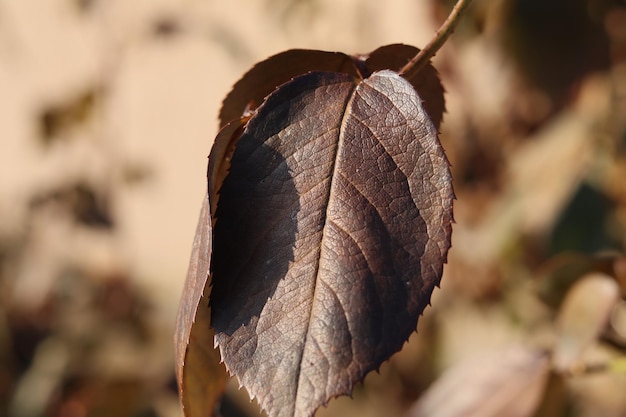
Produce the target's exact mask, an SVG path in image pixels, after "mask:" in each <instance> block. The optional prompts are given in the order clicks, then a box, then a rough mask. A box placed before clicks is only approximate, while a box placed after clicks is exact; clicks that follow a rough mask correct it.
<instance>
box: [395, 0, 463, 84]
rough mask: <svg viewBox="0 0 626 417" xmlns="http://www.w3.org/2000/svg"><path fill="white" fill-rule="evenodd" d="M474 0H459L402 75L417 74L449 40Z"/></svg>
mask: <svg viewBox="0 0 626 417" xmlns="http://www.w3.org/2000/svg"><path fill="white" fill-rule="evenodd" d="M471 2H472V0H457V2H456V4H455V5H454V8H453V9H452V11H451V12H450V16H448V18H447V19H446V21H445V22H443V24H442V25H441V27H440V28H439V30H438V31H437V33H436V34H435V37H434V38H433V39H432V40H431V41H430V42H429V43H428V45H426V46H425V47H424V48H423V49H422V50H421V51H419V53H418V54H417V55H415V56H414V57H413V58H412V59H411V60H410V61H409V62H408V63H407V64H406V65H405V66H404V67H402V69H401V70H400V75H402V76H403V77H404V78H411V77H413V76H415V75H416V74H417V73H418V72H420V70H421V69H422V68H423V67H424V66H425V65H426V64H427V63H428V61H430V58H432V57H433V56H435V54H436V53H437V51H438V50H439V48H441V47H442V46H443V44H444V43H445V42H446V40H448V38H449V37H450V35H452V32H454V29H455V28H456V25H457V23H458V22H459V20H460V17H461V15H462V14H463V13H464V12H465V11H466V10H467V8H468V7H469V5H470V3H471Z"/></svg>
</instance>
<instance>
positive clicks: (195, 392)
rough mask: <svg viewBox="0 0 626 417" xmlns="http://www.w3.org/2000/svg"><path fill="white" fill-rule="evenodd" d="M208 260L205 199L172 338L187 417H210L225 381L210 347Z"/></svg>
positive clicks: (218, 359)
mask: <svg viewBox="0 0 626 417" xmlns="http://www.w3.org/2000/svg"><path fill="white" fill-rule="evenodd" d="M210 258H211V216H210V209H209V200H208V198H205V199H204V202H203V204H202V210H201V211H200V218H199V220H198V227H197V229H196V236H195V239H194V243H193V249H192V252H191V260H190V262H189V270H188V272H187V279H186V280H185V286H184V289H183V294H182V297H181V301H180V305H179V307H178V318H177V323H176V331H175V334H174V350H175V360H176V364H175V369H176V379H177V382H178V388H179V394H180V401H181V404H182V407H183V412H184V415H185V416H186V417H207V416H211V415H213V409H214V408H215V406H216V404H217V402H218V401H219V399H220V397H221V396H222V393H223V390H224V386H225V385H226V381H227V380H228V374H227V373H226V370H225V369H224V366H223V365H222V364H221V363H220V357H219V352H218V351H217V350H216V349H215V348H214V347H213V330H212V329H211V328H210V324H211V312H210V310H209V307H208V304H209V302H208V296H209V294H208V289H209V288H208V285H207V279H208V273H209V265H210Z"/></svg>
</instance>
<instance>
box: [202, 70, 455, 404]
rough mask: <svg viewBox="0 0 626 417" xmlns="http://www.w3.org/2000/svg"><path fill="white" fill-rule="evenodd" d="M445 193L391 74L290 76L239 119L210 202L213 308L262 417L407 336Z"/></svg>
mask: <svg viewBox="0 0 626 417" xmlns="http://www.w3.org/2000/svg"><path fill="white" fill-rule="evenodd" d="M320 97H323V100H321V99H320ZM384 99H387V100H384ZM320 102H323V105H320V104H319V103H320ZM397 103H399V104H397ZM381 107H382V108H384V109H385V110H389V109H390V108H391V110H392V111H387V112H383V116H381V115H380V114H379V113H380V111H381ZM371 112H373V113H371ZM367 120H369V122H367ZM372 120H375V123H371V121H372ZM409 125H410V126H409ZM363 126H365V127H366V129H362V128H363ZM377 129H378V130H377ZM376 132H378V133H376ZM342 135H343V136H342ZM387 137H389V138H390V139H389V140H384V141H383V140H381V138H387ZM398 137H400V139H401V140H398ZM367 152H369V153H367ZM366 153H367V155H368V156H366ZM354 158H357V159H359V158H360V159H359V160H355V159H354ZM360 170H362V171H360ZM310 176H313V177H314V179H313V181H311V180H307V178H309V177H310ZM346 178H347V180H346ZM355 178H356V179H358V181H356V182H355ZM450 183H451V179H450V172H449V169H448V162H447V159H446V158H445V155H444V153H443V150H442V148H441V146H440V145H439V142H438V139H437V137H436V127H435V125H434V124H433V123H432V122H431V121H430V118H429V117H428V115H427V114H426V112H425V110H424V109H423V106H422V103H421V99H420V98H419V96H418V95H417V93H416V92H415V90H414V88H413V87H412V86H411V85H410V83H409V82H408V81H406V80H404V79H402V78H401V77H400V76H399V75H398V74H395V73H393V72H391V71H382V72H379V73H377V74H374V75H373V76H372V77H370V78H368V79H366V80H365V81H363V82H360V81H359V80H358V79H355V78H354V77H352V76H349V75H347V74H337V73H310V74H307V75H303V76H301V77H297V78H296V79H294V80H292V81H291V82H288V83H287V84H285V85H283V86H281V87H280V88H279V89H278V90H277V91H276V92H274V93H272V94H271V95H270V96H269V97H268V98H267V100H266V101H265V103H264V104H263V105H262V106H261V107H260V108H259V109H258V111H257V113H256V114H255V115H254V116H253V117H252V118H251V119H250V121H249V123H248V125H247V126H246V129H245V130H244V133H243V135H242V137H241V139H240V141H239V143H238V145H237V149H236V150H235V153H234V155H233V159H232V166H231V172H230V173H229V175H228V176H227V177H226V179H225V181H224V186H223V188H222V190H221V191H220V194H221V196H220V205H219V206H218V208H217V212H216V218H217V220H216V225H215V230H214V232H215V254H214V258H213V264H212V270H213V274H214V287H213V295H212V299H211V305H212V308H213V323H214V326H215V329H216V341H217V343H218V345H219V346H220V351H221V354H222V358H223V360H224V362H225V363H226V365H227V367H228V369H229V371H231V373H234V374H235V375H237V377H238V378H239V380H240V383H241V384H242V385H244V386H246V388H248V390H249V392H250V394H251V395H252V396H255V397H257V398H258V400H259V403H260V405H261V406H262V407H263V408H264V409H265V410H267V411H268V413H269V414H270V415H271V416H292V415H295V416H310V415H312V414H313V412H314V411H315V409H317V407H318V406H319V405H321V404H325V403H326V402H327V401H328V399H329V398H331V397H333V396H337V395H341V394H345V393H347V392H349V391H350V390H351V388H352V386H353V385H354V384H355V383H356V382H358V381H360V380H361V379H362V378H363V377H364V376H365V374H366V373H367V372H369V371H371V370H373V369H376V368H377V367H378V366H380V364H381V363H382V362H383V361H384V360H386V359H387V358H388V357H389V356H390V355H391V354H392V353H394V352H395V351H397V350H399V349H400V348H401V346H402V344H403V343H404V342H405V341H406V339H407V338H408V336H409V335H410V334H411V333H412V332H413V331H415V328H416V324H417V318H418V316H419V315H420V314H421V313H422V311H423V309H424V307H425V306H426V305H427V304H428V302H429V299H430V293H431V292H432V289H433V288H434V286H435V285H437V284H438V283H439V279H440V277H441V273H442V268H443V265H442V264H443V262H444V261H445V257H446V254H447V250H448V248H449V238H450V232H451V225H450V223H451V221H452V199H453V193H452V188H451V185H450ZM356 185H358V186H360V187H361V189H360V190H359V187H358V186H356ZM351 186H353V187H352V188H351ZM385 187H388V188H389V187H391V188H389V189H388V190H387V191H385ZM381 190H382V191H381ZM394 193H399V197H397V198H392V194H394ZM359 195H360V196H361V197H359ZM277 196H278V197H277ZM381 196H382V197H381ZM385 196H386V197H385ZM342 198H343V199H344V200H345V201H344V202H341V199H342ZM373 201H374V202H375V203H372V202H373ZM433 202H434V203H436V204H431V203H433ZM252 203H255V204H256V206H255V207H252ZM352 205H354V206H355V207H356V208H357V209H352V208H351V206H352ZM424 217H425V218H426V219H427V221H428V225H426V221H425V220H424ZM355 218H356V219H357V220H356V221H354V222H352V223H351V221H348V222H346V219H355ZM407 224H408V225H410V226H409V229H408V230H406V229H407V227H406V225H407ZM362 231H367V232H371V234H370V233H366V234H365V235H364V234H363V233H362ZM342 233H343V234H342ZM346 235H347V236H346ZM415 236H418V238H417V241H416V240H415ZM389 237H391V238H392V239H391V242H389V241H387V240H386V238H389ZM368 239H369V241H368ZM350 240H353V241H354V242H356V243H352V244H350V243H346V242H350ZM394 240H395V241H394ZM264 242H269V243H270V244H271V245H270V246H271V247H265V246H264V245H263V243H264ZM363 242H366V243H367V248H365V249H364V248H361V247H359V243H363ZM324 248H326V249H324ZM338 251H343V252H341V253H340V252H338ZM380 253H384V256H383V258H382V259H377V256H378V255H379V254H380ZM359 254H361V256H360V258H359V259H356V257H358V256H359ZM366 254H367V256H366ZM366 258H367V259H366ZM422 258H423V259H422ZM422 261H423V263H424V265H422ZM355 262H356V263H355ZM355 265H357V266H355ZM347 284H350V285H347ZM351 285H355V286H356V287H357V291H352V289H351V288H352V287H351ZM359 285H360V287H359ZM411 285H412V286H413V288H409V293H410V294H409V296H406V294H405V293H406V292H407V287H411ZM364 311H365V313H366V314H364V317H365V319H363V318H362V317H361V313H362V312H364ZM342 317H343V320H342ZM381 317H383V318H382V319H381ZM398 323H400V327H402V328H401V329H394V330H391V329H393V328H394V326H396V327H398V326H399V324H398ZM276 381H280V383H278V382H276Z"/></svg>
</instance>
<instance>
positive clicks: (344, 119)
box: [291, 82, 358, 416]
mask: <svg viewBox="0 0 626 417" xmlns="http://www.w3.org/2000/svg"><path fill="white" fill-rule="evenodd" d="M357 88H358V84H357V83H356V82H355V83H354V85H353V87H352V89H351V90H350V93H349V94H348V99H347V100H346V104H345V107H344V110H343V115H342V118H341V123H340V124H339V129H338V132H337V145H336V146H335V155H334V158H333V164H332V167H331V171H332V174H331V178H330V185H329V187H328V195H327V198H326V201H327V204H326V211H325V213H324V218H323V219H322V222H323V226H322V236H321V238H320V245H319V247H320V251H319V255H318V257H317V265H316V266H315V279H314V282H313V290H312V294H311V300H312V301H311V305H310V307H309V316H308V319H307V321H306V323H307V329H306V333H305V334H304V344H303V345H302V350H301V353H300V360H299V361H298V371H297V373H296V381H295V384H296V393H295V399H294V402H293V410H292V413H291V415H292V416H296V410H297V407H298V398H299V395H300V376H301V375H302V364H303V360H304V352H305V349H306V346H307V345H308V344H309V335H310V333H311V322H312V320H311V317H312V315H313V307H314V305H315V302H316V300H317V298H316V293H317V288H318V285H317V284H318V281H319V279H320V260H321V259H322V254H323V251H324V239H325V237H326V225H327V223H328V217H329V208H330V207H331V202H332V201H333V197H334V192H333V190H334V188H335V187H334V183H335V178H338V177H339V174H338V173H337V169H338V166H339V163H338V159H339V150H340V149H341V146H342V144H343V140H344V134H343V132H344V131H345V126H346V123H347V120H348V117H349V113H350V112H349V109H350V108H351V107H352V102H353V101H354V99H355V97H356V90H357Z"/></svg>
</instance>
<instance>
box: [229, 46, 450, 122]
mask: <svg viewBox="0 0 626 417" xmlns="http://www.w3.org/2000/svg"><path fill="white" fill-rule="evenodd" d="M418 52H419V49H418V48H416V47H414V46H410V45H404V44H391V45H386V46H381V47H380V48H378V49H376V50H374V51H373V52H372V53H370V54H361V55H355V56H350V55H346V54H344V53H341V52H326V51H315V50H309V49H291V50H288V51H285V52H281V53H279V54H276V55H274V56H271V57H269V58H267V59H266V60H264V61H261V62H259V63H258V64H256V65H255V66H254V67H252V69H250V70H249V71H248V72H247V73H246V74H244V76H243V77H242V78H241V79H240V80H239V81H237V83H235V85H234V86H233V89H232V90H231V91H230V92H229V93H228V95H227V96H226V98H225V99H224V101H223V103H222V108H221V110H220V116H219V119H220V127H223V126H225V125H226V124H227V123H228V122H230V121H232V120H237V119H239V118H240V117H241V116H242V115H243V114H244V111H245V110H246V109H247V108H249V107H250V106H252V108H256V107H258V106H259V105H260V104H261V103H262V102H263V100H264V99H265V97H266V96H268V95H269V94H270V93H272V92H273V91H274V90H275V89H276V88H277V87H278V86H279V85H281V84H284V83H286V82H287V81H289V80H291V79H292V78H294V77H297V76H299V75H302V74H305V73H307V72H312V71H329V72H341V73H344V74H349V75H352V76H354V77H363V76H368V75H370V74H371V73H372V72H374V71H380V70H385V69H390V70H394V71H398V70H400V68H402V67H403V66H404V65H405V64H406V63H407V62H408V61H409V60H410V59H411V58H412V57H413V56H415V55H416V54H417V53H418ZM408 81H409V82H410V83H411V84H413V87H415V89H416V90H417V92H418V94H419V95H420V97H421V99H422V100H423V101H424V108H425V109H426V112H427V113H428V114H429V115H430V117H431V120H432V121H433V123H434V124H435V126H436V127H437V128H439V125H440V124H441V120H442V117H443V111H444V109H445V104H444V98H443V86H442V85H441V82H440V81H439V77H438V75H437V71H436V70H435V68H434V67H433V66H432V65H430V64H428V65H427V66H425V67H424V69H423V70H422V71H421V72H420V73H419V76H418V77H413V78H411V79H409V80H408Z"/></svg>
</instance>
